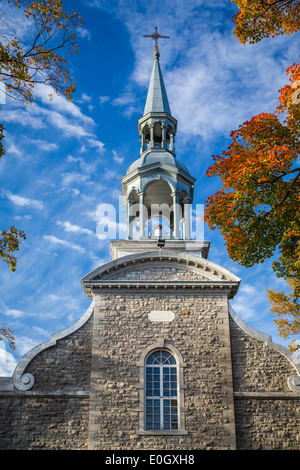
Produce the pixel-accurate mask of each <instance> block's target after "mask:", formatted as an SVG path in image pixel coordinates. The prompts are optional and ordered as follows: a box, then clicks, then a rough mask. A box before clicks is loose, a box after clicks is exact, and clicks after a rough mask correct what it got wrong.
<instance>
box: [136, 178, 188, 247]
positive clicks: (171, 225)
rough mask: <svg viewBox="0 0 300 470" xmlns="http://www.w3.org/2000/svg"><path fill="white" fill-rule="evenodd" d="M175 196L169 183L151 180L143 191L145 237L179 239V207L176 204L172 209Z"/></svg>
mask: <svg viewBox="0 0 300 470" xmlns="http://www.w3.org/2000/svg"><path fill="white" fill-rule="evenodd" d="M175 194H176V195H177V193H175V192H174V190H173V188H172V186H171V185H170V183H168V182H167V181H166V180H163V179H157V180H153V181H151V182H150V183H149V184H148V185H147V187H146V188H145V190H144V206H145V213H146V214H145V236H146V237H148V238H161V237H162V238H181V232H182V231H181V230H180V227H179V221H180V219H181V216H180V214H181V206H180V203H178V204H177V205H176V208H175V207H174V203H175V197H174V195H175ZM175 209H176V214H175ZM176 220H177V222H176ZM175 225H176V227H175Z"/></svg>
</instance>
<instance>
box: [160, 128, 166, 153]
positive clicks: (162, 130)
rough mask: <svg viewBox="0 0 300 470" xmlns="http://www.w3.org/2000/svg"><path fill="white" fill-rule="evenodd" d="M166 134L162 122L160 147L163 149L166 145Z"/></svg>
mask: <svg viewBox="0 0 300 470" xmlns="http://www.w3.org/2000/svg"><path fill="white" fill-rule="evenodd" d="M166 136H167V130H166V128H165V126H164V125H163V124H162V125H161V147H162V148H163V149H164V148H166V147H167V141H166Z"/></svg>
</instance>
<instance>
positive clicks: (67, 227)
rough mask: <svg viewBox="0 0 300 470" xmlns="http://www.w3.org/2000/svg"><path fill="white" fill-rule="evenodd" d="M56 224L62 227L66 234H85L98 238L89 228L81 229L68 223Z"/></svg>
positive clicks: (58, 222)
mask: <svg viewBox="0 0 300 470" xmlns="http://www.w3.org/2000/svg"><path fill="white" fill-rule="evenodd" d="M56 223H57V224H58V225H60V226H61V227H63V228H64V230H65V232H74V233H83V234H85V235H89V236H92V237H95V236H96V234H95V233H94V232H93V231H92V230H90V229H88V228H83V227H80V226H79V225H73V224H71V223H70V222H68V221H66V222H60V221H57V222H56Z"/></svg>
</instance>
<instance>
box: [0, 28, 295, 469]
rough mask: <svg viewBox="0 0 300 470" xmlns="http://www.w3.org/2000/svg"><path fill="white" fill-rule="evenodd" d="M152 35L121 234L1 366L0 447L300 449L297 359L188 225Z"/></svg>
mask: <svg viewBox="0 0 300 470" xmlns="http://www.w3.org/2000/svg"><path fill="white" fill-rule="evenodd" d="M150 37H153V39H155V41H156V44H155V50H154V63H153V69H152V74H151V78H150V85H149V90H148V95H147V99H146V104H145V108H144V113H143V116H142V117H141V118H140V119H139V120H138V134H139V137H140V154H139V156H138V158H137V159H136V160H135V161H134V162H133V163H131V165H130V166H129V168H128V171H127V173H126V175H125V176H124V177H123V178H122V199H123V202H124V204H125V206H126V211H127V212H126V214H127V218H126V221H127V238H125V239H124V240H111V241H110V244H111V255H112V256H111V258H112V259H111V261H109V262H107V263H105V264H103V265H101V266H99V267H98V268H97V269H95V270H93V271H92V272H90V273H89V274H87V275H86V276H84V277H83V278H82V279H81V284H82V288H83V291H84V294H85V295H86V296H87V297H88V298H90V299H91V304H90V307H89V308H88V309H87V311H86V312H85V313H84V314H83V315H82V317H81V318H80V319H79V320H78V321H77V322H76V323H75V324H73V325H71V326H70V327H68V328H66V329H65V330H63V331H61V332H58V333H54V334H52V335H51V338H50V339H49V341H47V342H45V343H43V344H41V345H39V346H37V347H35V348H34V349H32V350H31V351H29V352H28V353H27V354H25V356H24V357H23V358H22V359H21V360H20V362H19V363H18V364H17V366H16V368H15V371H14V373H13V375H12V377H0V422H1V432H0V448H1V449H14V450H17V449H49V450H58V449H65V450H77V449H82V450H87V449H89V450H103V451H106V450H114V451H116V452H115V454H116V458H117V459H121V457H119V456H118V454H117V451H121V450H131V451H134V450H151V452H155V451H161V450H166V451H168V453H170V454H171V455H172V454H176V453H178V451H180V450H184V451H185V453H186V454H187V455H190V454H191V455H192V456H193V451H196V450H204V449H206V450H208V449H212V450H236V449H238V450H254V449H262V450H264V449H265V450H272V449H282V450H283V449H286V450H287V449H289V450H296V449H297V450H299V449H300V434H299V424H300V423H299V406H300V364H299V360H296V358H295V357H294V355H293V354H292V353H291V352H290V351H288V350H287V349H286V348H284V347H283V346H281V345H278V344H275V343H274V342H273V341H272V338H271V337H270V336H269V335H266V334H264V333H261V332H259V331H257V330H255V329H253V328H252V327H250V326H249V325H247V324H246V323H245V322H244V321H243V320H242V319H241V318H240V317H239V316H238V315H237V313H236V312H234V310H233V309H232V307H231V305H230V300H231V299H232V298H233V297H234V296H235V295H236V294H237V292H238V288H239V285H240V282H241V280H240V279H239V278H238V277H237V276H236V275H234V274H233V273H231V272H229V271H228V270H227V269H225V268H224V267H222V266H219V265H218V264H216V263H214V262H213V261H210V260H209V258H208V254H209V242H208V241H205V240H197V239H195V237H193V234H192V230H191V225H192V218H191V205H192V204H193V196H194V184H195V178H194V177H192V176H191V174H190V173H189V171H188V169H187V167H186V166H185V164H184V163H182V162H181V161H180V160H178V158H177V156H176V153H175V136H176V132H177V120H176V119H175V118H174V117H173V116H172V113H171V109H170V105H169V101H168V97H167V93H166V89H165V85H164V81H163V76H162V72H161V68H160V56H159V49H158V45H157V40H158V38H160V37H162V36H160V35H159V34H158V32H157V29H156V30H155V33H154V34H153V35H151V36H150ZM178 99H180V97H179V98H178ZM179 117H180V116H179ZM137 154H138V151H137ZM189 453H190V454H189ZM115 454H113V455H114V457H115ZM133 458H134V454H132V459H133ZM120 461H121V460H120Z"/></svg>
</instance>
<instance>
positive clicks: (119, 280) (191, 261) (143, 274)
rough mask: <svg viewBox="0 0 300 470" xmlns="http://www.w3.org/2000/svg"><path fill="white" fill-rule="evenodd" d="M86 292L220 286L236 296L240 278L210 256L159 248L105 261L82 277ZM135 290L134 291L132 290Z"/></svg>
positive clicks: (191, 288)
mask: <svg viewBox="0 0 300 470" xmlns="http://www.w3.org/2000/svg"><path fill="white" fill-rule="evenodd" d="M81 282H82V286H83V289H84V291H85V293H86V294H87V295H88V296H89V297H92V292H93V291H95V289H96V290H102V291H107V290H110V291H111V290H113V289H114V288H117V289H119V290H121V289H124V288H125V289H127V291H128V290H130V289H131V288H132V287H133V288H136V289H144V290H147V291H149V289H150V290H151V289H152V288H153V289H156V290H157V289H164V290H165V291H168V290H169V291H171V290H173V292H174V290H176V289H177V288H178V289H183V290H185V291H186V290H193V292H196V291H198V290H199V289H200V290H201V291H202V293H203V291H204V290H207V289H209V290H210V291H213V290H215V289H216V288H218V289H219V290H223V291H224V292H225V291H226V292H227V291H230V295H229V298H232V297H233V295H235V293H236V291H237V288H238V285H239V283H240V279H239V278H238V277H237V276H235V275H234V274H232V273H231V272H230V271H228V270H226V269H225V268H223V267H221V266H218V265H217V264H215V263H212V262H211V261H208V260H207V259H204V258H200V257H199V256H194V255H189V254H186V253H183V252H179V253H178V252H173V251H170V252H169V251H165V250H163V251H156V252H149V253H141V254H135V255H129V256H124V257H122V258H118V259H116V260H114V261H111V262H109V263H106V264H104V265H102V266H100V267H99V268H97V269H96V270H94V271H92V272H91V273H89V274H88V275H87V276H85V277H84V278H83V279H82V280H81ZM131 292H132V291H131Z"/></svg>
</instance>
